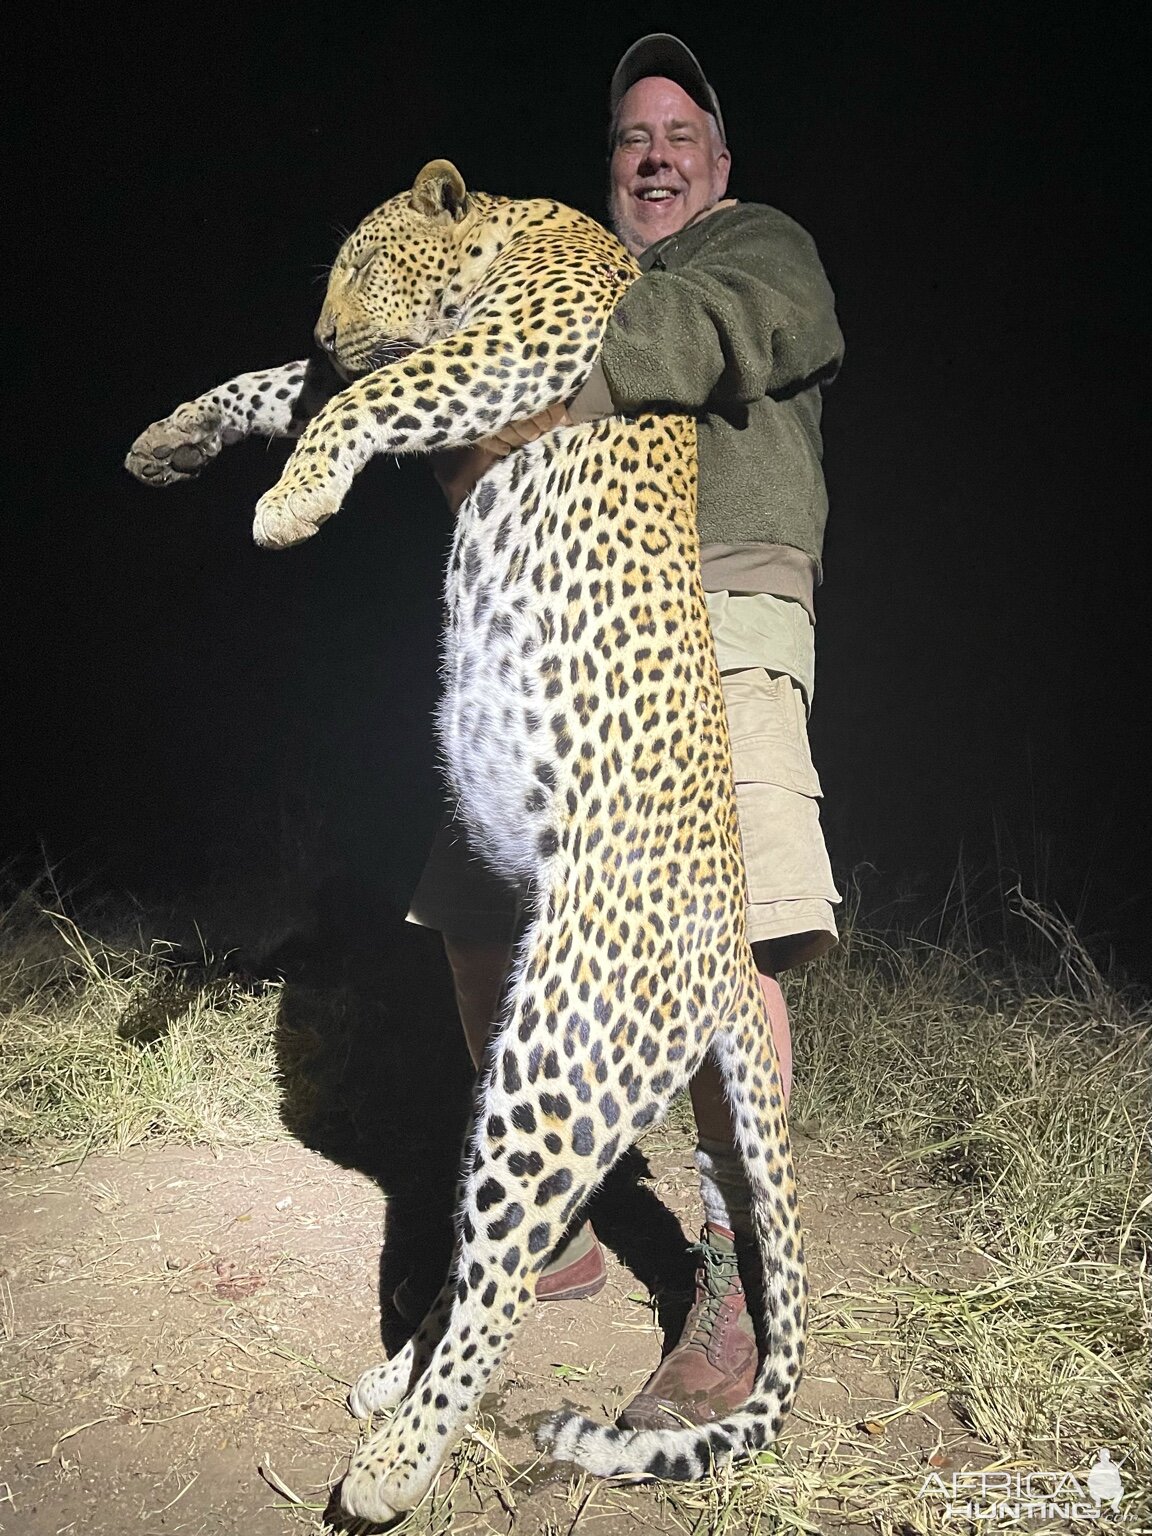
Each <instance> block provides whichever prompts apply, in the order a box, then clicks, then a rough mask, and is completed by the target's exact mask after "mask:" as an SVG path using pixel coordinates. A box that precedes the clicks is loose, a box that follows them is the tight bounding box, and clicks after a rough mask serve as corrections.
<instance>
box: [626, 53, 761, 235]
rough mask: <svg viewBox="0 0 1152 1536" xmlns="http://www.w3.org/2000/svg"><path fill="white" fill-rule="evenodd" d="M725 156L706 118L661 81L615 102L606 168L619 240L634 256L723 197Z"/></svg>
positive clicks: (650, 80) (652, 80)
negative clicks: (617, 105) (618, 106)
mask: <svg viewBox="0 0 1152 1536" xmlns="http://www.w3.org/2000/svg"><path fill="white" fill-rule="evenodd" d="M730 162H731V156H730V155H729V153H728V151H727V150H726V149H725V148H724V146H723V144H722V143H721V142H720V135H719V133H718V132H717V129H716V125H715V121H714V119H713V118H712V116H711V114H710V113H708V112H705V111H704V109H703V108H702V107H698V106H697V105H696V103H695V102H694V101H693V100H692V98H691V96H689V95H688V93H687V92H686V91H683V90H681V88H680V87H679V86H678V85H676V84H675V83H674V82H673V81H671V80H665V79H664V78H663V77H662V76H660V75H649V76H648V77H647V78H646V79H644V80H637V82H636V84H635V85H634V86H633V87H632V89H631V90H630V91H628V92H627V93H626V94H625V95H624V96H623V98H622V99H621V102H620V109H619V111H618V112H617V114H616V135H615V144H614V147H613V150H612V161H611V165H610V169H609V202H610V208H609V211H610V213H611V215H612V226H613V228H614V229H615V231H616V233H617V235H619V237H620V239H621V240H622V241H623V242H624V244H625V245H626V246H627V247H628V249H629V250H630V251H631V252H632V254H633V256H638V255H639V254H640V252H641V251H643V250H645V249H646V248H647V247H648V246H650V245H652V244H653V243H654V242H655V241H657V240H661V239H663V238H664V236H665V235H672V234H675V232H676V231H677V230H678V229H683V228H684V226H685V224H687V223H688V222H689V221H690V220H691V219H694V218H695V217H696V215H697V214H698V213H702V212H703V211H704V209H705V208H710V207H711V206H712V204H713V203H717V202H719V201H720V199H721V198H722V197H723V196H724V193H725V191H726V190H727V187H728V167H729V164H730Z"/></svg>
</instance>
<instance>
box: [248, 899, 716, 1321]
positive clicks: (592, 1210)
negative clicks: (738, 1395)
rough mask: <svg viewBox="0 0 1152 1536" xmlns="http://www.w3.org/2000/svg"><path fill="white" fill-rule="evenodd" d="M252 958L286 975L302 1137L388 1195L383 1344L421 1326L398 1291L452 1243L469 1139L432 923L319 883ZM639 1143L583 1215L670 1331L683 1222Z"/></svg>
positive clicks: (287, 1036) (423, 1290)
mask: <svg viewBox="0 0 1152 1536" xmlns="http://www.w3.org/2000/svg"><path fill="white" fill-rule="evenodd" d="M252 969H253V970H254V971H255V973H256V974H257V975H259V976H260V977H261V978H263V979H265V980H271V979H276V978H279V979H282V980H283V982H284V990H283V993H282V997H281V1004H280V1010H279V1016H278V1019H277V1030H276V1050H277V1057H278V1062H279V1067H280V1073H281V1077H282V1080H283V1100H282V1107H281V1114H282V1118H283V1120H284V1123H285V1125H286V1126H287V1128H288V1129H289V1130H290V1131H291V1133H292V1134H293V1135H294V1136H295V1137H296V1138H297V1139H298V1140H299V1141H301V1142H302V1143H303V1144H304V1145H305V1146H307V1147H310V1148H312V1149H313V1150H314V1151H317V1152H319V1153H320V1154H321V1155H322V1156H324V1157H327V1158H330V1159H331V1160H332V1161H333V1162H337V1163H339V1164H340V1165H341V1166H342V1167H346V1168H355V1169H358V1170H359V1171H360V1172H362V1173H365V1174H367V1175H368V1176H369V1177H370V1178H372V1179H374V1180H375V1182H376V1183H377V1184H378V1185H379V1186H380V1188H381V1190H382V1191H383V1193H384V1194H385V1196H386V1197H387V1200H388V1213H387V1221H386V1223H385V1228H384V1233H383V1245H382V1250H381V1256H380V1301H381V1317H382V1334H383V1339H384V1343H385V1346H386V1347H387V1348H388V1349H389V1350H390V1351H392V1350H394V1349H396V1348H397V1347H398V1346H399V1345H400V1344H401V1343H402V1342H403V1341H404V1340H405V1339H406V1338H407V1337H408V1336H409V1335H410V1333H411V1332H412V1328H411V1325H410V1323H407V1322H405V1320H404V1319H403V1318H402V1317H400V1316H399V1314H398V1313H397V1312H396V1311H395V1309H394V1308H393V1306H392V1296H393V1292H394V1291H395V1289H396V1286H397V1285H398V1284H399V1283H400V1282H401V1281H408V1282H409V1283H410V1285H411V1288H412V1290H413V1291H414V1292H415V1293H416V1294H418V1295H420V1294H423V1295H427V1296H429V1297H431V1296H433V1295H435V1292H436V1290H437V1289H438V1286H439V1284H440V1283H441V1282H442V1280H443V1278H444V1277H445V1276H446V1274H447V1271H448V1267H449V1264H450V1261H451V1256H452V1246H453V1220H452V1216H453V1207H454V1204H455V1189H456V1179H457V1174H458V1169H459V1159H460V1149H461V1147H462V1145H463V1141H464V1135H465V1131H466V1128H467V1123H468V1114H469V1110H470V1107H471V1096H472V1089H473V1073H472V1066H471V1062H470V1060H469V1058H468V1054H467V1051H466V1049H465V1046H464V1042H463V1036H462V1033H461V1030H460V1024H459V1020H458V1018H457V1015H456V1008H455V999H454V996H453V991H452V983H451V977H450V974H449V971H448V967H447V962H446V961H445V958H444V953H443V949H442V947H441V944H440V940H439V935H438V934H435V933H431V932H429V931H428V930H426V929H421V928H417V927H414V926H413V925H412V924H410V923H407V922H405V921H404V919H403V914H402V913H401V912H400V911H398V910H397V909H396V907H395V906H394V905H393V904H392V903H390V902H389V901H388V900H387V899H385V898H383V897H381V896H380V895H379V893H377V892H375V891H373V890H372V889H371V888H370V887H369V886H368V885H366V884H365V883H363V882H360V881H355V880H352V879H350V878H341V879H339V880H331V881H329V882H327V883H326V884H325V885H324V886H323V887H322V888H321V889H320V890H319V891H318V893H317V896H316V900H315V916H314V919H313V921H312V923H311V925H310V927H309V929H308V930H307V931H301V932H298V933H295V934H293V935H292V936H291V937H289V938H288V939H287V940H285V941H284V942H283V943H281V944H280V945H278V946H277V948H276V949H275V951H273V952H272V953H270V954H268V955H265V956H263V957H262V958H261V959H260V961H259V962H258V963H256V964H255V965H254V966H253V967H252ZM647 1175H648V1165H647V1163H646V1161H645V1159H644V1157H643V1154H642V1153H641V1152H639V1151H637V1150H636V1149H633V1150H632V1151H631V1152H630V1153H628V1154H627V1155H626V1156H625V1157H624V1158H623V1159H621V1161H620V1162H619V1163H618V1164H617V1166H616V1167H615V1168H614V1169H612V1171H611V1173H610V1174H609V1176H608V1178H607V1180H606V1181H605V1184H604V1185H603V1187H602V1188H601V1190H600V1191H599V1192H598V1193H597V1194H596V1196H595V1197H594V1199H593V1201H592V1203H591V1205H590V1207H589V1212H588V1213H589V1215H590V1216H591V1217H592V1219H593V1222H594V1225H595V1227H596V1231H597V1233H598V1234H599V1236H600V1238H601V1241H602V1242H603V1243H605V1245H606V1246H607V1247H608V1248H610V1249H611V1250H612V1251H613V1252H614V1253H615V1254H616V1255H617V1257H618V1258H619V1259H620V1261H621V1262H622V1263H623V1264H624V1265H626V1267H627V1268H628V1269H630V1270H631V1271H632V1273H633V1274H635V1276H636V1277H637V1279H638V1280H639V1281H640V1282H641V1283H642V1284H643V1285H645V1286H647V1287H648V1289H649V1290H650V1291H651V1293H652V1294H653V1296H654V1297H655V1298H656V1302H657V1307H658V1316H659V1319H660V1322H661V1325H662V1327H663V1328H664V1329H665V1333H666V1337H667V1338H669V1339H671V1340H672V1341H674V1340H675V1339H676V1337H677V1336H678V1333H679V1328H680V1324H681V1323H682V1321H683V1316H684V1313H685V1311H686V1308H687V1305H688V1300H689V1297H690V1292H691V1286H692V1261H691V1259H690V1257H689V1256H688V1253H687V1239H686V1237H685V1235H684V1232H683V1230H682V1228H681V1226H680V1223H679V1221H678V1220H677V1219H676V1217H675V1216H673V1215H672V1213H671V1212H670V1211H669V1210H668V1208H667V1207H666V1206H665V1205H664V1204H663V1203H662V1202H661V1201H660V1200H659V1199H657V1197H656V1196H655V1195H654V1194H653V1193H652V1191H651V1190H650V1189H648V1188H646V1187H645V1186H644V1184H643V1183H642V1182H641V1181H642V1180H643V1179H644V1178H646V1177H647Z"/></svg>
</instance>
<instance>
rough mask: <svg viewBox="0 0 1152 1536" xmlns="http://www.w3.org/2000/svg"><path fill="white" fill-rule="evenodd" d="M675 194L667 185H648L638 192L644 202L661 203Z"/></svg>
mask: <svg viewBox="0 0 1152 1536" xmlns="http://www.w3.org/2000/svg"><path fill="white" fill-rule="evenodd" d="M675 195H676V194H675V193H674V192H673V191H671V190H670V188H668V187H649V188H646V189H645V191H643V192H641V193H639V194H638V196H639V197H640V199H641V201H642V202H645V203H655V202H660V203H663V202H666V201H667V200H668V199H669V198H670V197H675Z"/></svg>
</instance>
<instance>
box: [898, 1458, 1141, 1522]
mask: <svg viewBox="0 0 1152 1536" xmlns="http://www.w3.org/2000/svg"><path fill="white" fill-rule="evenodd" d="M919 1497H920V1498H922V1499H931V1500H932V1501H933V1502H934V1503H935V1502H937V1501H940V1502H942V1503H943V1505H944V1508H943V1510H941V1514H942V1516H943V1518H944V1519H945V1520H947V1519H950V1518H951V1519H956V1520H988V1521H993V1522H1001V1521H1005V1520H1065V1521H1073V1520H1098V1519H1099V1518H1100V1516H1101V1515H1102V1514H1103V1513H1104V1511H1105V1510H1108V1509H1110V1510H1112V1511H1113V1512H1114V1513H1119V1510H1120V1504H1121V1501H1122V1500H1123V1498H1124V1479H1123V1478H1122V1476H1121V1474H1120V1468H1119V1467H1118V1466H1117V1464H1116V1463H1115V1462H1114V1461H1113V1460H1112V1456H1111V1454H1110V1453H1109V1452H1108V1451H1097V1452H1096V1460H1095V1461H1094V1462H1093V1463H1092V1465H1091V1467H1089V1469H1088V1471H1087V1472H1081V1473H1079V1474H1077V1473H1074V1472H1012V1471H1003V1472H991V1471H988V1472H948V1473H943V1474H941V1473H938V1472H932V1473H929V1475H928V1476H927V1477H926V1478H925V1479H924V1481H923V1482H922V1483H921V1484H920V1490H919Z"/></svg>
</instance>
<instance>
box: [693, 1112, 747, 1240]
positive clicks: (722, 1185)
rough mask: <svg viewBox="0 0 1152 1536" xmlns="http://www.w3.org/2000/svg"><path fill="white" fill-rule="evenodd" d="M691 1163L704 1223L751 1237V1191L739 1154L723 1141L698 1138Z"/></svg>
mask: <svg viewBox="0 0 1152 1536" xmlns="http://www.w3.org/2000/svg"><path fill="white" fill-rule="evenodd" d="M695 1163H696V1171H697V1172H698V1173H699V1175H700V1197H701V1199H702V1200H703V1202H704V1215H705V1217H706V1218H707V1220H708V1221H709V1222H711V1223H712V1224H713V1225H714V1226H718V1227H727V1229H728V1231H729V1232H734V1233H736V1234H738V1235H739V1236H741V1237H751V1236H752V1192H751V1190H749V1188H748V1181H747V1179H746V1178H745V1177H744V1164H743V1161H742V1160H741V1157H740V1154H739V1152H737V1151H736V1149H735V1147H729V1146H725V1145H724V1143H723V1142H717V1141H705V1140H704V1138H703V1137H701V1138H700V1140H699V1141H698V1142H697V1143H696V1152H695Z"/></svg>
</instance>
